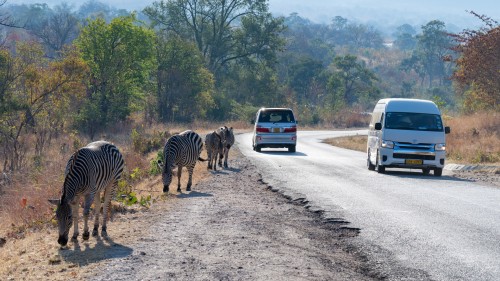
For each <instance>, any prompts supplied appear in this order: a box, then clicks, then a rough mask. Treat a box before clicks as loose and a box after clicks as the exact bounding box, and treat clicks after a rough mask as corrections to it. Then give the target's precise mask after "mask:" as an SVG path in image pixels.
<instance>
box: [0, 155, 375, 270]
mask: <svg viewBox="0 0 500 281" xmlns="http://www.w3.org/2000/svg"><path fill="white" fill-rule="evenodd" d="M232 156H233V157H232V158H230V161H229V165H230V168H229V169H226V170H218V171H216V172H209V173H210V176H209V177H208V178H207V179H206V180H204V181H202V182H199V183H198V184H196V185H195V186H194V187H193V191H192V192H190V193H185V192H184V187H183V192H182V193H180V194H176V193H171V194H169V195H168V196H166V197H165V198H164V199H162V200H159V201H157V202H155V203H154V204H153V205H152V207H151V208H150V209H149V210H142V209H136V210H128V211H127V212H126V213H125V214H121V215H116V216H115V218H114V221H113V222H111V223H110V224H109V225H108V233H109V235H110V239H103V238H97V239H96V238H94V237H91V238H90V240H89V241H86V242H83V241H81V240H80V242H79V243H76V244H74V243H70V244H69V248H68V249H65V250H61V249H59V247H58V245H57V242H56V236H57V235H56V230H55V229H47V230H45V231H43V232H38V233H35V234H31V235H28V237H26V238H25V239H22V240H19V241H15V242H11V243H8V245H6V246H5V247H6V248H4V249H2V251H4V250H7V251H8V252H9V253H10V255H9V257H8V258H9V259H15V260H16V262H15V263H12V262H10V263H8V268H3V270H1V271H0V279H2V280H18V279H24V280H35V279H42V280H43V279H47V278H50V279H51V280H68V279H70V278H71V279H74V280H153V279H161V280H172V279H173V280H283V278H284V277H286V278H287V279H290V280H372V279H379V278H381V277H380V276H377V275H376V274H375V273H373V272H370V271H369V270H368V269H367V261H366V259H365V258H364V257H363V256H362V255H360V254H359V253H358V252H357V251H356V250H355V248H353V247H350V246H349V239H350V237H352V236H355V235H357V233H356V232H355V231H354V232H353V231H352V230H350V229H348V228H345V224H344V222H343V221H342V220H323V219H322V218H321V215H320V214H317V213H314V212H311V211H308V210H306V209H305V208H304V207H303V205H302V204H301V203H300V202H291V201H289V200H288V199H286V198H285V197H283V196H282V195H281V194H279V193H276V192H273V191H272V190H271V189H270V188H268V186H267V185H266V184H265V183H263V182H262V180H261V177H260V175H259V174H258V171H257V169H256V168H255V167H254V166H253V165H252V164H251V163H250V162H249V161H248V160H247V159H245V158H244V157H241V156H240V155H239V154H238V153H233V155H232ZM202 165H203V167H205V164H202ZM4 254H5V252H4ZM4 254H2V259H3V258H7V257H6V256H5V255H4ZM4 267H5V265H4Z"/></svg>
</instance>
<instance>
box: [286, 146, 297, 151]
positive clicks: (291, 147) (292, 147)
mask: <svg viewBox="0 0 500 281" xmlns="http://www.w3.org/2000/svg"><path fill="white" fill-rule="evenodd" d="M295 151H296V149H295V145H292V146H289V147H288V152H295Z"/></svg>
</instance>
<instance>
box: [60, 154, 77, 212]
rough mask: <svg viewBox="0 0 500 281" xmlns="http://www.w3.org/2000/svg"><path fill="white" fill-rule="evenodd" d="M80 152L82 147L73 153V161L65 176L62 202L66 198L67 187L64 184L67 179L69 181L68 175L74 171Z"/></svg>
mask: <svg viewBox="0 0 500 281" xmlns="http://www.w3.org/2000/svg"><path fill="white" fill-rule="evenodd" d="M79 152H80V149H78V150H77V151H75V153H73V155H72V157H73V161H71V165H70V166H69V170H68V173H67V174H66V177H65V178H64V183H63V192H62V195H61V204H62V203H63V202H65V200H64V199H65V198H66V188H64V186H66V181H68V176H69V175H70V174H71V172H72V171H73V169H74V167H75V163H76V158H77V157H78V154H79Z"/></svg>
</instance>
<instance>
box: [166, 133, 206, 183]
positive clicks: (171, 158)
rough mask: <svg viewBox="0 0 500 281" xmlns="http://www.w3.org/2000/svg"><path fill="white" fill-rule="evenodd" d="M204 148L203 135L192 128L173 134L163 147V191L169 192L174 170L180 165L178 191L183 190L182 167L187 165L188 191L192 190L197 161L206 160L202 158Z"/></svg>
mask: <svg viewBox="0 0 500 281" xmlns="http://www.w3.org/2000/svg"><path fill="white" fill-rule="evenodd" d="M202 148H203V142H202V140H201V137H200V136H199V135H198V134H197V133H195V132H193V131H190V130H187V131H184V132H182V133H180V134H178V135H173V136H171V137H170V138H169V139H168V140H167V143H166V144H165V147H164V148H163V154H164V159H165V164H164V165H163V167H162V179H163V192H168V187H169V185H170V183H171V182H172V170H173V168H174V167H175V166H177V167H178V169H177V179H178V181H177V191H178V192H180V191H181V176H182V167H186V168H187V170H188V173H189V180H188V183H187V187H186V191H190V190H191V184H192V178H193V170H194V166H195V165H196V161H197V160H200V161H206V160H205V159H202V158H200V153H201V150H202ZM159 164H160V163H159Z"/></svg>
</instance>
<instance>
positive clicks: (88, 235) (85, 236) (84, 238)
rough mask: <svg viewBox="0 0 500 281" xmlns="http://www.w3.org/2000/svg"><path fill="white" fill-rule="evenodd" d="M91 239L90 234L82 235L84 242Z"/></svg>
mask: <svg viewBox="0 0 500 281" xmlns="http://www.w3.org/2000/svg"><path fill="white" fill-rule="evenodd" d="M89 237H90V232H88V231H86V232H84V233H83V234H82V238H83V240H89Z"/></svg>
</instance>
